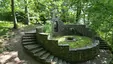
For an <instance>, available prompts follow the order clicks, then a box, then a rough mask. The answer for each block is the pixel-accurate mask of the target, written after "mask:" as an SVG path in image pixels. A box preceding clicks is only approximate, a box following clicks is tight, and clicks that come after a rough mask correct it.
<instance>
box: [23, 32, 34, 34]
mask: <svg viewBox="0 0 113 64" xmlns="http://www.w3.org/2000/svg"><path fill="white" fill-rule="evenodd" d="M25 34H36V33H35V32H25Z"/></svg>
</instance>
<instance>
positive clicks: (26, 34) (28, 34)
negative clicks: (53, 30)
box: [23, 33, 36, 37]
mask: <svg viewBox="0 0 113 64" xmlns="http://www.w3.org/2000/svg"><path fill="white" fill-rule="evenodd" d="M33 36H34V37H35V36H36V33H25V35H23V37H33Z"/></svg>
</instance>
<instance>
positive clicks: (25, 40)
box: [22, 39, 36, 42]
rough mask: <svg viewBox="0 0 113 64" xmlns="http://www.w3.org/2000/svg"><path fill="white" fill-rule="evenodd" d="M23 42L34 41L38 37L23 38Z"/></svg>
mask: <svg viewBox="0 0 113 64" xmlns="http://www.w3.org/2000/svg"><path fill="white" fill-rule="evenodd" d="M22 41H23V42H32V41H36V39H23V40H22Z"/></svg>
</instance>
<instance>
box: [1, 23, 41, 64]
mask: <svg viewBox="0 0 113 64" xmlns="http://www.w3.org/2000/svg"><path fill="white" fill-rule="evenodd" d="M37 26H38V25H35V26H27V27H24V28H21V29H17V30H13V31H12V32H10V33H9V34H10V35H11V34H13V35H12V36H10V38H6V39H4V40H2V41H3V46H4V49H5V51H17V52H18V56H19V58H20V60H24V61H25V62H27V64H40V63H39V62H37V61H36V60H34V59H33V58H32V57H30V56H29V55H27V54H26V53H25V52H24V51H23V47H22V45H21V37H22V35H24V32H30V31H34V30H35V29H36V27H37Z"/></svg>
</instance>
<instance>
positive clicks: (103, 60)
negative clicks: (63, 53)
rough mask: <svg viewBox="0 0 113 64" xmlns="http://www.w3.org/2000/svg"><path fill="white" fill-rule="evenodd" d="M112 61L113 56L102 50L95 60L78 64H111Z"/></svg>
mask: <svg viewBox="0 0 113 64" xmlns="http://www.w3.org/2000/svg"><path fill="white" fill-rule="evenodd" d="M111 59H112V54H111V52H110V51H109V50H100V53H99V55H98V56H97V57H96V58H95V59H93V60H89V61H87V62H83V63H77V64H109V63H110V61H111Z"/></svg>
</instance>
